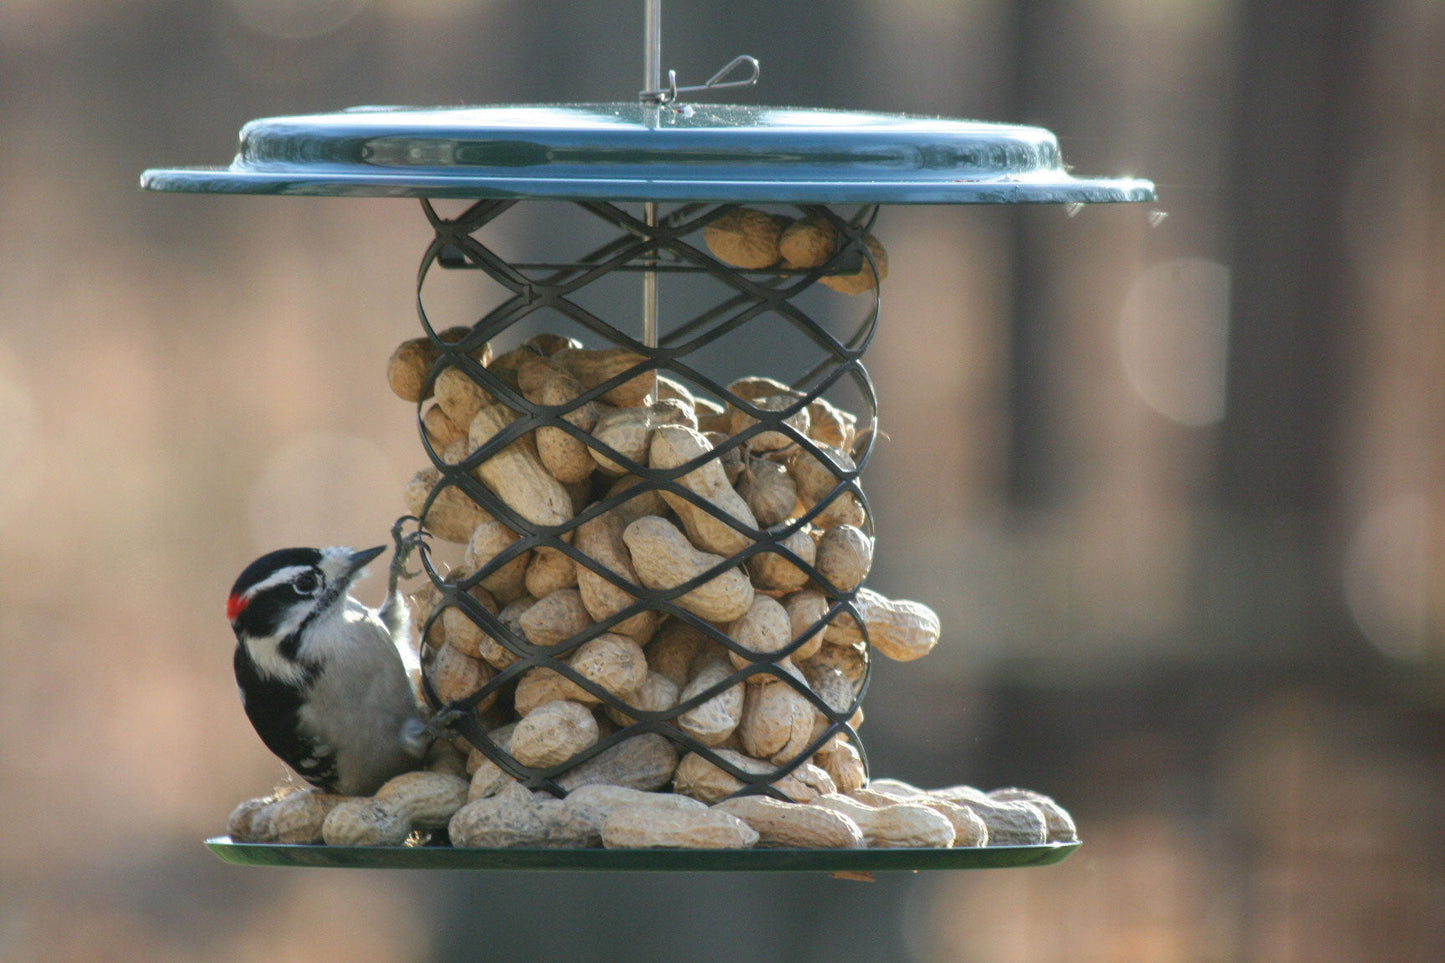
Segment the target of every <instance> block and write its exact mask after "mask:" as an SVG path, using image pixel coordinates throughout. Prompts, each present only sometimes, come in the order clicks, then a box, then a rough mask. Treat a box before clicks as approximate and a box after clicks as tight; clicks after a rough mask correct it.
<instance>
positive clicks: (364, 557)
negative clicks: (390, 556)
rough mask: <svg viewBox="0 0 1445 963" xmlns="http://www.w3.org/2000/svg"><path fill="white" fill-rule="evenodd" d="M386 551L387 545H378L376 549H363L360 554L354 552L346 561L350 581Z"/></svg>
mask: <svg viewBox="0 0 1445 963" xmlns="http://www.w3.org/2000/svg"><path fill="white" fill-rule="evenodd" d="M384 551H386V546H385V545H378V546H377V547H376V548H367V549H362V550H361V551H359V552H352V553H351V557H350V558H348V559H347V560H346V575H347V578H348V579H351V578H356V577H357V576H359V575H360V574H361V570H362V569H364V568H366V565H367V563H368V562H370V561H371V560H372V559H374V558H376V557H377V556H378V555H380V554H381V553H382V552H384Z"/></svg>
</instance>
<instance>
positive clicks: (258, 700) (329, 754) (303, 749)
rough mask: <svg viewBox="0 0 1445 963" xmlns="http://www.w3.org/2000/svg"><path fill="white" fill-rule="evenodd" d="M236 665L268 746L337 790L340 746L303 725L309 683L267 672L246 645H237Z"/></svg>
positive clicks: (249, 712)
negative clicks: (299, 683) (304, 684)
mask: <svg viewBox="0 0 1445 963" xmlns="http://www.w3.org/2000/svg"><path fill="white" fill-rule="evenodd" d="M235 667H236V684H237V685H238V686H239V687H240V689H241V702H242V705H243V706H244V707H245V710H246V717H247V718H249V719H250V720H251V725H252V726H253V727H255V729H256V734H257V735H259V736H260V737H261V741H262V742H263V743H265V744H266V748H267V749H270V750H271V751H272V752H273V753H275V754H276V755H277V756H278V757H280V759H281V761H282V762H284V763H286V765H288V766H290V767H291V768H292V769H294V770H296V772H297V774H298V775H300V776H301V778H302V779H305V780H306V781H307V782H309V783H311V785H313V786H315V787H316V788H317V789H320V790H322V791H323V792H333V791H335V784H336V779H337V773H336V750H335V749H333V748H332V747H331V746H328V745H326V744H324V743H322V742H320V741H318V740H317V739H315V738H312V737H310V736H308V735H307V734H305V733H303V732H302V731H301V729H300V712H301V705H302V701H303V700H304V699H305V696H306V687H302V688H298V687H296V686H294V685H288V684H286V683H283V682H280V681H278V680H276V679H274V678H270V677H268V676H265V675H263V674H262V673H261V672H260V671H259V670H258V669H257V668H256V663H255V662H254V661H252V659H251V657H250V655H249V654H248V653H247V652H246V647H245V646H244V645H237V646H236V657H235Z"/></svg>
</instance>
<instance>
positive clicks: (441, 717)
mask: <svg viewBox="0 0 1445 963" xmlns="http://www.w3.org/2000/svg"><path fill="white" fill-rule="evenodd" d="M466 714H467V710H466V709H456V708H453V707H451V706H442V707H441V708H440V709H438V710H437V711H436V713H435V714H434V715H433V716H432V717H431V718H430V719H428V720H427V722H426V726H425V727H423V729H422V735H423V737H424V738H425V739H426V740H427V742H431V741H433V740H435V739H438V738H440V737H441V735H442V734H443V733H445V732H446V731H447V730H449V729H451V727H452V724H453V723H455V722H456V721H457V720H458V719H460V718H461V717H462V716H464V715H466Z"/></svg>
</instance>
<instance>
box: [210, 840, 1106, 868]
mask: <svg viewBox="0 0 1445 963" xmlns="http://www.w3.org/2000/svg"><path fill="white" fill-rule="evenodd" d="M1079 845H1080V844H1079V843H1048V844H1045V845H1041V846H982V847H965V848H959V849H462V848H453V847H446V846H417V847H407V846H301V845H283V844H271V843H236V842H232V841H231V838H230V837H229V836H217V837H214V838H212V839H208V840H206V846H207V847H208V848H209V849H210V850H211V852H213V853H215V854H216V855H217V856H219V857H220V858H221V859H223V860H225V861H226V862H228V863H234V864H236V865H239V866H319V867H331V868H337V869H472V870H503V869H524V870H608V871H626V872H688V873H695V872H712V871H725V872H776V871H785V872H817V873H843V874H865V873H875V872H919V871H924V870H941V869H1009V868H1014V867H1021V866H1049V865H1052V864H1053V863H1057V862H1059V861H1061V860H1063V859H1064V858H1066V857H1067V856H1068V855H1069V854H1070V853H1072V852H1073V851H1074V850H1076V849H1078V848H1079Z"/></svg>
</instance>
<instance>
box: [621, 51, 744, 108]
mask: <svg viewBox="0 0 1445 963" xmlns="http://www.w3.org/2000/svg"><path fill="white" fill-rule="evenodd" d="M740 68H742V69H746V70H747V72H748V75H747V76H746V77H742V78H740V79H737V80H727V79H725V78H727V77H728V75H729V74H733V73H736V72H737V71H738V70H739V69H740ZM762 70H763V68H762V65H761V64H759V63H758V60H757V58H756V57H749V56H748V55H747V54H741V55H739V56H737V57H734V58H733V59H732V60H729V61H728V62H727V63H726V64H724V65H723V68H722V69H721V70H719V71H718V72H717V73H715V74H713V75H712V76H711V77H709V78H708V79H707V82H706V83H703V84H700V85H698V86H694V87H679V86H678V85H677V71H676V70H669V71H668V72H667V86H666V87H663V88H660V89H656V90H643V91H639V92H638V94H637V96H638V98H639V99H640V100H641V101H642V102H643V103H645V104H659V105H663V106H666V105H668V104H675V103H676V102H677V97H678V95H679V94H695V93H699V92H701V91H704V90H721V89H722V88H724V87H751V86H752V85H753V84H755V83H757V82H758V77H759V75H760V74H761V73H762Z"/></svg>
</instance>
